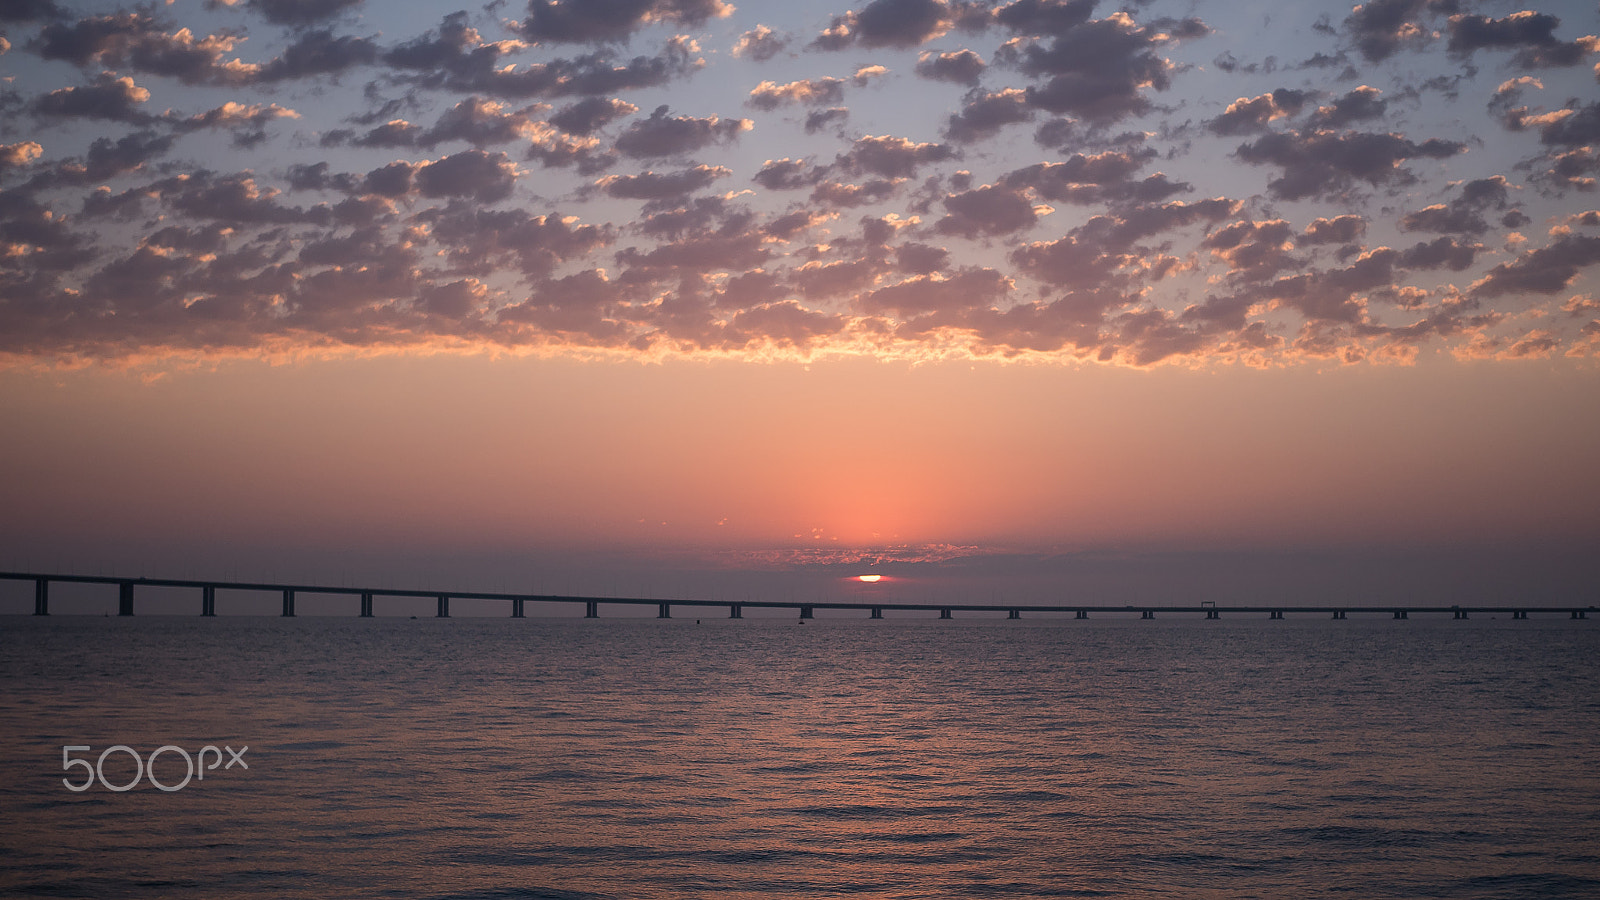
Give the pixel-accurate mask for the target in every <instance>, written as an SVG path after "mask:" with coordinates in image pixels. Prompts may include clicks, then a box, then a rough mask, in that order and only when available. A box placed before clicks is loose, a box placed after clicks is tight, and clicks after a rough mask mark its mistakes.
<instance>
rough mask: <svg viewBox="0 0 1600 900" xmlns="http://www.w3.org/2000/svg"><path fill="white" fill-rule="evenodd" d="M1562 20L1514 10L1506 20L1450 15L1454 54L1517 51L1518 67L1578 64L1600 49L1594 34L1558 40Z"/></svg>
mask: <svg viewBox="0 0 1600 900" xmlns="http://www.w3.org/2000/svg"><path fill="white" fill-rule="evenodd" d="M1560 24H1561V20H1560V19H1558V18H1556V17H1555V16H1552V15H1548V14H1545V13H1537V12H1533V11H1531V10H1523V11H1521V12H1517V13H1512V14H1511V15H1509V16H1507V17H1505V18H1504V19H1491V18H1489V17H1488V16H1482V15H1455V16H1451V17H1450V43H1449V51H1450V53H1451V55H1453V56H1457V57H1461V58H1467V57H1471V56H1472V55H1473V54H1474V53H1476V52H1477V51H1479V50H1487V49H1492V50H1513V49H1514V50H1516V51H1517V52H1516V54H1515V55H1514V56H1513V57H1512V65H1514V66H1516V67H1517V68H1519V69H1535V68H1560V67H1566V66H1576V65H1579V64H1581V63H1582V62H1583V61H1584V58H1585V57H1586V56H1588V55H1589V54H1590V53H1593V52H1595V51H1596V50H1597V49H1600V43H1597V42H1596V40H1595V39H1594V38H1593V37H1585V38H1579V39H1578V40H1575V41H1561V40H1557V39H1556V36H1555V30H1556V27H1557V26H1559V25H1560Z"/></svg>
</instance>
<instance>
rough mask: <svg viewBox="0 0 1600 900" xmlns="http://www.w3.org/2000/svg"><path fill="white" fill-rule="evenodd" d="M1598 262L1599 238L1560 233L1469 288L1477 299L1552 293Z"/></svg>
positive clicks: (1501, 266) (1557, 291)
mask: <svg viewBox="0 0 1600 900" xmlns="http://www.w3.org/2000/svg"><path fill="white" fill-rule="evenodd" d="M1596 263H1600V237H1591V236H1589V235H1581V234H1561V235H1558V236H1557V237H1556V238H1555V239H1554V240H1552V241H1551V242H1550V243H1549V244H1548V245H1546V246H1544V247H1540V248H1538V249H1537V250H1530V251H1528V252H1527V253H1524V254H1523V255H1521V256H1519V257H1517V258H1516V259H1515V260H1512V261H1511V262H1508V263H1501V264H1500V265H1498V266H1495V267H1494V268H1493V269H1491V270H1489V273H1488V274H1487V275H1485V276H1484V278H1483V279H1482V280H1481V281H1479V282H1478V283H1476V284H1474V285H1473V286H1472V293H1473V295H1474V296H1478V297H1488V298H1497V297H1504V296H1506V295H1507V294H1524V293H1527V294H1556V293H1560V292H1561V291H1564V290H1566V288H1567V285H1569V284H1571V283H1572V280H1573V279H1574V278H1577V277H1578V273H1579V272H1580V271H1581V270H1583V269H1585V268H1588V267H1589V266H1592V265H1595V264H1596Z"/></svg>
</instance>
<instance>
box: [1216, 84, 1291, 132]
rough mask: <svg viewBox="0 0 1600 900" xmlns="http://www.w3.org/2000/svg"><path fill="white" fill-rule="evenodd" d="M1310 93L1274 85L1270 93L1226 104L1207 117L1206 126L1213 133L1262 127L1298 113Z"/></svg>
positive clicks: (1261, 128)
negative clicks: (1220, 112)
mask: <svg viewBox="0 0 1600 900" xmlns="http://www.w3.org/2000/svg"><path fill="white" fill-rule="evenodd" d="M1310 99H1311V96H1310V94H1309V93H1308V92H1306V91H1297V90H1291V89H1289V88H1278V89H1277V90H1275V91H1273V92H1272V93H1270V94H1260V95H1258V96H1256V97H1252V98H1248V99H1247V98H1244V97H1240V98H1239V99H1237V100H1235V101H1233V102H1232V103H1230V104H1228V108H1227V109H1226V110H1224V111H1223V113H1222V115H1220V116H1217V117H1216V118H1214V119H1208V120H1207V121H1206V123H1205V125H1206V128H1207V129H1209V130H1210V131H1211V132H1213V133H1215V134H1221V135H1235V134H1251V133H1253V132H1259V131H1265V130H1266V129H1267V125H1268V123H1270V122H1272V121H1274V120H1276V119H1285V118H1290V117H1292V116H1297V115H1299V114H1300V110H1301V109H1302V108H1304V107H1305V105H1306V102H1307V101H1309V100H1310Z"/></svg>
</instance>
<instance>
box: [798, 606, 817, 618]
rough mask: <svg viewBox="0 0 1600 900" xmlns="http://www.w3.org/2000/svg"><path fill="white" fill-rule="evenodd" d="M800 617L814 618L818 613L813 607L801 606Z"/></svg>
mask: <svg viewBox="0 0 1600 900" xmlns="http://www.w3.org/2000/svg"><path fill="white" fill-rule="evenodd" d="M800 618H802V619H812V618H816V615H815V613H814V611H813V610H812V609H811V607H809V606H802V607H800Z"/></svg>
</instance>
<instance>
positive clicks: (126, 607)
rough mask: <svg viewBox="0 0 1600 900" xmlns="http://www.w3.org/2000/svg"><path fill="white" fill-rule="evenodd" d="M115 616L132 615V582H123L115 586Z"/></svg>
mask: <svg viewBox="0 0 1600 900" xmlns="http://www.w3.org/2000/svg"><path fill="white" fill-rule="evenodd" d="M117 615H119V616H131V615H133V582H131V581H123V582H119V583H118V584H117Z"/></svg>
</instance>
